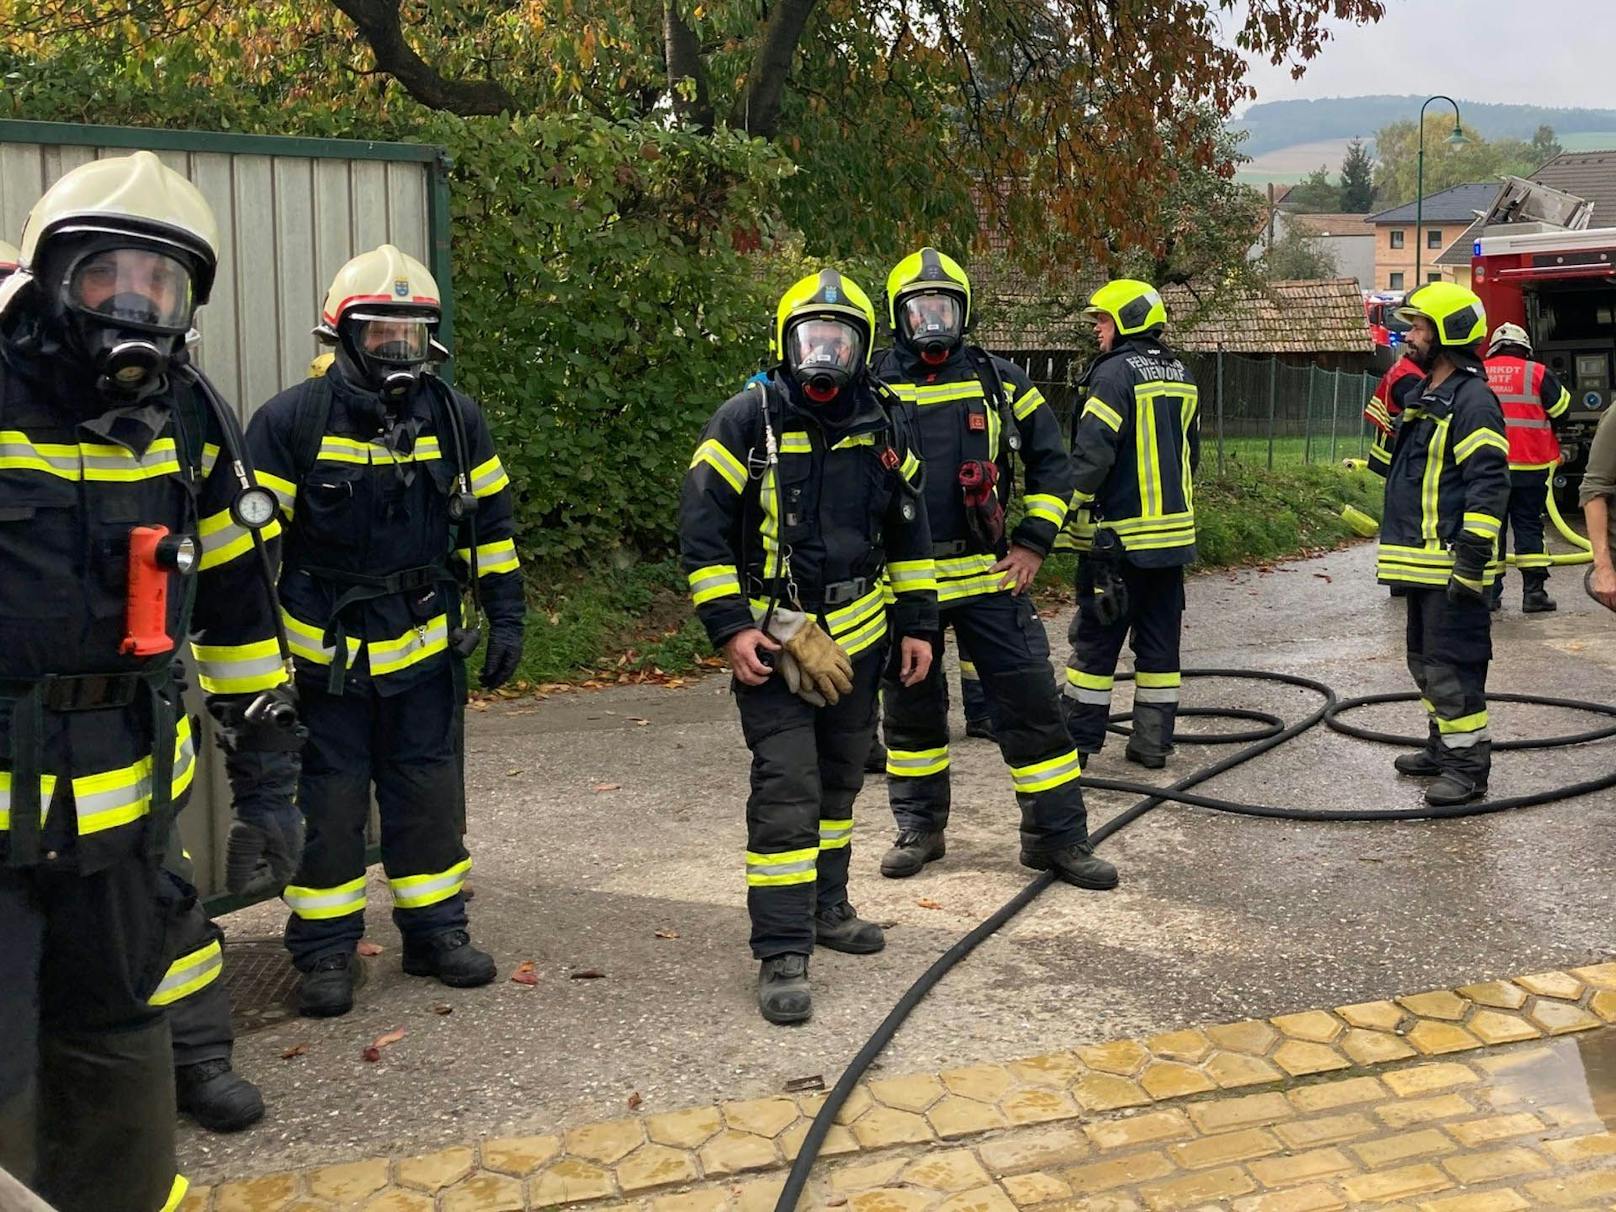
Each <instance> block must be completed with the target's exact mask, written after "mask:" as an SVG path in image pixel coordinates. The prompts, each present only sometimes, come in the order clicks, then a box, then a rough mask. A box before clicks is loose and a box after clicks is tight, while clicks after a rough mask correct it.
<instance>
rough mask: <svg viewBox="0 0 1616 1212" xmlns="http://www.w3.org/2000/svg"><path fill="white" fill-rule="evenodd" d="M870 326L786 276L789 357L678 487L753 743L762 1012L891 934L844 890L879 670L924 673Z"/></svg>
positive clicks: (901, 503)
mask: <svg viewBox="0 0 1616 1212" xmlns="http://www.w3.org/2000/svg"><path fill="white" fill-rule="evenodd" d="M874 332H875V309H874V307H873V306H872V305H871V304H870V300H869V296H867V295H866V294H865V293H864V292H863V291H862V290H861V289H859V287H858V286H857V285H856V284H855V283H854V282H852V281H850V280H849V279H847V278H845V277H843V276H842V275H841V274H840V273H838V272H837V271H836V270H834V269H825V270H821V271H820V272H819V273H817V274H813V275H811V276H809V277H806V278H803V279H802V280H801V281H799V282H797V283H796V284H795V285H794V286H792V287H791V289H790V290H788V291H787V292H786V293H785V295H784V296H782V298H781V300H780V303H779V306H778V308H777V309H776V312H775V323H774V332H773V338H772V340H771V342H770V345H771V350H772V352H773V353H774V354H775V356H777V357H778V358H779V359H780V361H779V363H778V365H776V366H775V367H774V368H773V369H772V370H770V371H769V372H767V373H766V374H765V375H764V376H762V378H761V379H760V380H754V381H753V382H751V383H748V384H747V386H746V387H745V388H744V389H743V390H742V391H741V392H740V394H738V395H735V396H732V397H731V398H730V399H729V400H728V401H727V402H726V403H725V404H724V405H723V406H722V407H721V408H719V410H718V412H717V413H716V414H715V415H714V416H713V418H712V420H711V421H709V422H708V423H707V428H706V429H705V430H703V432H702V436H701V442H700V444H699V445H698V446H697V448H696V453H695V457H694V458H693V459H692V460H691V463H690V470H689V472H688V473H687V474H686V476H685V481H684V488H683V492H682V495H681V499H680V506H679V546H680V550H681V553H682V556H683V560H684V565H685V570H686V572H687V574H688V576H689V580H690V593H691V598H692V600H693V601H694V602H695V606H696V613H697V615H698V616H699V617H700V618H701V621H702V623H703V625H704V626H705V627H706V628H707V634H708V636H709V637H710V638H711V639H712V643H713V647H714V648H716V649H718V650H719V651H720V652H722V653H723V654H724V656H725V658H726V659H727V660H728V662H729V667H730V672H731V674H732V675H733V682H732V688H733V690H734V693H735V703H736V706H737V707H738V708H739V709H740V715H741V730H742V732H743V734H744V735H745V737H746V743H747V747H748V748H749V749H751V751H752V793H751V796H750V797H749V798H748V800H747V805H746V835H747V840H746V904H747V909H748V911H749V913H750V915H751V919H752V937H751V948H752V954H753V956H754V957H755V958H756V959H757V960H758V961H759V964H760V967H759V972H758V988H757V997H758V1009H759V1011H760V1012H761V1013H762V1015H763V1017H764V1018H765V1019H767V1020H768V1021H769V1022H771V1023H800V1022H804V1021H806V1020H807V1019H808V1017H809V1016H810V1014H811V1013H812V1010H813V1004H812V997H811V994H810V991H809V985H808V957H809V955H810V953H811V952H812V951H813V948H814V947H815V946H816V945H817V946H821V947H829V948H831V949H832V950H835V951H842V952H847V953H850V954H854V955H862V954H869V953H872V952H876V951H880V950H881V949H882V948H883V947H884V946H885V945H886V940H885V938H884V936H883V934H882V931H881V927H880V926H878V925H876V924H875V923H874V922H867V921H865V920H863V919H862V918H860V917H859V916H858V914H857V913H856V912H855V910H854V908H853V906H852V904H851V903H850V902H849V900H848V896H847V872H848V863H849V860H850V858H851V856H852V837H853V801H854V799H855V798H856V797H857V795H858V792H859V788H860V787H861V786H862V785H863V782H864V761H865V756H866V755H867V754H868V753H869V749H870V738H871V735H872V733H873V732H874V729H875V717H876V690H877V687H878V685H879V684H880V681H881V674H882V669H883V667H885V666H890V669H891V676H892V684H895V685H901V686H906V687H907V686H914V685H916V684H917V683H919V682H921V681H922V680H924V679H925V677H926V676H927V673H928V671H929V670H930V669H931V668H932V664H931V660H932V644H933V637H934V634H935V632H936V631H937V585H936V581H935V579H934V576H933V571H932V554H931V533H930V530H929V529H928V527H927V524H926V511H925V500H924V498H923V497H922V495H921V493H920V492H919V489H918V487H917V485H918V484H919V482H920V479H921V463H920V459H919V457H918V456H917V454H916V449H917V447H916V442H915V438H914V434H913V431H912V428H911V418H910V416H909V410H907V409H906V408H904V406H903V405H902V403H901V402H900V401H898V400H897V399H896V398H895V397H892V396H891V395H890V393H887V392H884V391H882V390H880V387H879V384H878V383H877V382H876V380H874V379H873V378H872V377H871V375H870V373H869V362H870V357H871V352H872V344H871V338H872V337H873V335H874ZM883 574H884V575H883ZM889 590H890V594H891V599H892V601H891V604H890V606H889V605H888V602H887V595H888V592H889Z"/></svg>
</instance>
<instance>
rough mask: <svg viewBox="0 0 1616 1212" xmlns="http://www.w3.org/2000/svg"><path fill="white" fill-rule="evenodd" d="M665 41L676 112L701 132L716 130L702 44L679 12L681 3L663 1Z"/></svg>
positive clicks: (670, 85) (669, 79) (670, 84)
mask: <svg viewBox="0 0 1616 1212" xmlns="http://www.w3.org/2000/svg"><path fill="white" fill-rule="evenodd" d="M662 40H663V54H664V55H665V56H666V58H667V62H668V94H669V96H670V97H671V98H672V101H673V112H674V113H675V114H677V115H678V116H679V118H680V119H681V120H683V121H684V122H687V123H689V124H690V125H692V126H695V127H696V128H697V129H698V130H702V131H710V130H712V129H713V121H714V118H713V102H712V97H711V95H710V94H709V92H708V89H707V67H706V65H705V64H704V63H702V61H701V44H700V43H699V42H697V41H696V35H695V32H694V31H692V30H691V28H690V26H688V25H687V24H685V18H684V14H683V13H681V12H680V11H679V0H662ZM686 81H689V82H690V83H688V84H687V83H686Z"/></svg>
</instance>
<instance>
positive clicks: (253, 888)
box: [224, 802, 303, 896]
mask: <svg viewBox="0 0 1616 1212" xmlns="http://www.w3.org/2000/svg"><path fill="white" fill-rule="evenodd" d="M302 857H303V813H302V812H301V811H299V810H298V807H297V805H296V804H293V803H290V802H288V803H286V804H284V805H282V806H281V807H279V808H276V809H274V810H273V811H259V812H257V813H255V814H254V815H253V817H252V818H251V819H248V820H244V819H242V818H240V817H238V818H237V819H236V820H234V821H232V822H231V823H230V837H229V839H228V840H227V841H226V843H225V852H224V886H225V888H226V889H228V890H229V891H230V892H232V893H234V894H235V895H237V896H274V895H275V894H276V893H278V892H280V891H281V889H283V888H285V887H286V885H287V884H288V883H289V882H290V881H291V879H292V877H293V876H294V875H296V874H297V865H298V862H299V861H300V860H301V859H302Z"/></svg>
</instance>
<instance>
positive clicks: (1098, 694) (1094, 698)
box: [1061, 682, 1139, 707]
mask: <svg viewBox="0 0 1616 1212" xmlns="http://www.w3.org/2000/svg"><path fill="white" fill-rule="evenodd" d="M1061 691H1062V693H1064V694H1065V695H1066V697H1067V698H1069V699H1076V700H1077V701H1078V702H1079V703H1092V704H1094V705H1095V706H1096V707H1105V706H1107V705H1108V704H1109V703H1110V702H1111V692H1110V691H1109V690H1089V689H1087V688H1085V687H1082V686H1074V685H1072V684H1071V683H1070V682H1067V683H1066V685H1064V686H1062V687H1061ZM1134 697H1135V698H1138V697H1139V691H1137V690H1136V691H1134Z"/></svg>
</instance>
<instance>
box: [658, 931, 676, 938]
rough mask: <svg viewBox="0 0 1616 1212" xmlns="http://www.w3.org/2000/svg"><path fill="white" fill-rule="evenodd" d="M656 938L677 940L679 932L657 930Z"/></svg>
mask: <svg viewBox="0 0 1616 1212" xmlns="http://www.w3.org/2000/svg"><path fill="white" fill-rule="evenodd" d="M656 936H657V937H658V938H678V937H679V932H678V931H677V930H658V931H657V932H656Z"/></svg>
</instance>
